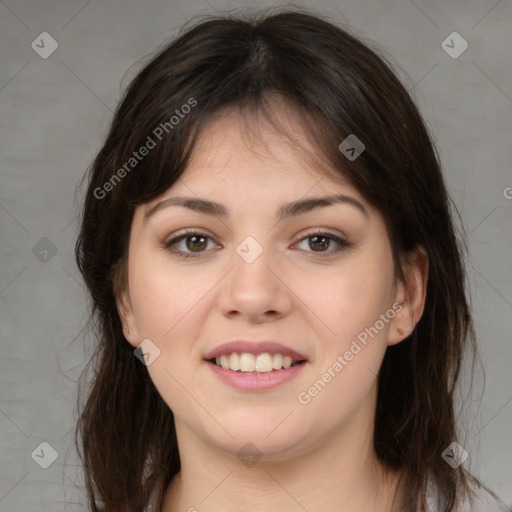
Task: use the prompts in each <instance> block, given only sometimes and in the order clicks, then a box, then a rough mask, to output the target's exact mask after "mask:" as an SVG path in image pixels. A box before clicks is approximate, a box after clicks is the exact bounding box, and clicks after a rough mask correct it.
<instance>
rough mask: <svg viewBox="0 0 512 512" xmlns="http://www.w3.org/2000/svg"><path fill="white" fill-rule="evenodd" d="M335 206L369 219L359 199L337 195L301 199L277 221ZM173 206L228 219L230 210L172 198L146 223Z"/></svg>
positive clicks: (212, 203) (279, 214) (152, 211)
mask: <svg viewBox="0 0 512 512" xmlns="http://www.w3.org/2000/svg"><path fill="white" fill-rule="evenodd" d="M333 204H347V205H351V206H354V207H356V208H357V209H358V210H359V211H360V212H361V213H362V214H363V215H364V216H365V217H368V212H367V210H366V208H365V207H364V206H363V205H362V203H360V202H359V201H358V200H357V199H355V198H353V197H350V196H346V195H344V194H337V195H333V196H325V197H311V198H307V199H299V200H297V201H293V202H291V203H287V204H284V205H282V206H280V207H279V209H278V211H277V214H276V220H277V222H280V221H282V220H284V219H287V218H290V217H295V216H297V215H301V214H303V213H307V212H310V211H311V210H314V209H315V208H320V207H325V206H331V205H333ZM171 206H181V207H183V208H188V209H189V210H192V211H194V212H198V213H205V214H207V215H213V216H216V217H228V216H229V210H228V209H227V208H226V207H225V206H224V205H222V204H220V203H216V202H215V201H209V200H206V199H200V198H197V197H170V198H169V199H165V200H164V201H161V202H160V203H158V204H156V205H155V206H153V207H152V208H151V209H150V210H148V211H147V212H146V213H145V215H144V220H145V221H146V220H147V219H148V218H149V217H151V216H153V215H154V214H155V213H156V212H158V211H160V210H163V209H164V208H169V207H171Z"/></svg>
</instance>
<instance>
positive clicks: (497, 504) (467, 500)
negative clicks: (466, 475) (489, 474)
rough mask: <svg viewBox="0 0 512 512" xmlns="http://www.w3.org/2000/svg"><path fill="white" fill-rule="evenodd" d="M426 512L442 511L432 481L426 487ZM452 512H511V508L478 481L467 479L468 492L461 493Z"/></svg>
mask: <svg viewBox="0 0 512 512" xmlns="http://www.w3.org/2000/svg"><path fill="white" fill-rule="evenodd" d="M427 504H428V512H438V511H439V510H443V505H445V503H443V500H442V499H441V497H440V496H439V494H438V493H437V491H436V488H435V486H434V484H433V483H432V481H429V484H428V487H427ZM453 512H512V507H510V506H507V505H506V504H505V503H504V502H503V501H501V500H500V499H499V498H498V497H497V496H496V495H495V494H494V493H493V492H492V491H489V490H488V489H486V488H485V487H484V486H482V485H480V484H479V483H478V481H476V480H472V479H471V478H470V479H469V482H468V491H467V492H466V493H464V494H462V493H461V496H459V498H458V500H457V505H456V506H455V508H454V509H453Z"/></svg>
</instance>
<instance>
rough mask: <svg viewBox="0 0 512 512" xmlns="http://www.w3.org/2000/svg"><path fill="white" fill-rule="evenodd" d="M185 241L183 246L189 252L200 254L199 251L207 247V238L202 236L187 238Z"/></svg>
mask: <svg viewBox="0 0 512 512" xmlns="http://www.w3.org/2000/svg"><path fill="white" fill-rule="evenodd" d="M185 240H186V242H185V245H186V247H187V249H189V250H190V251H191V252H201V250H203V249H206V246H207V245H208V242H207V237H205V236H203V235H200V236H195V235H194V236H187V237H186V238H185Z"/></svg>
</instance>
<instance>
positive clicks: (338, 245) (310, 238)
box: [295, 231, 351, 255]
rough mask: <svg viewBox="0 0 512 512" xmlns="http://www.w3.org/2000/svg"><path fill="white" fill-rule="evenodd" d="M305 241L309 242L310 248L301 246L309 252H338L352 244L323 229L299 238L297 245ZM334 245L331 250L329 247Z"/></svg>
mask: <svg viewBox="0 0 512 512" xmlns="http://www.w3.org/2000/svg"><path fill="white" fill-rule="evenodd" d="M305 243H306V244H307V247H308V248H306V249H304V247H302V248H301V247H299V248H301V249H302V250H305V251H307V252H316V253H321V254H326V255H331V254H336V253H338V252H341V251H344V250H345V249H347V248H348V247H350V245H351V244H349V243H348V242H347V241H345V240H342V239H341V238H339V237H338V236H335V235H333V234H331V233H325V232H322V231H318V232H314V233H309V234H308V235H307V236H305V237H304V238H302V239H301V240H299V242H297V244H295V245H299V246H300V244H305ZM333 245H334V248H333V249H331V250H329V248H331V247H333Z"/></svg>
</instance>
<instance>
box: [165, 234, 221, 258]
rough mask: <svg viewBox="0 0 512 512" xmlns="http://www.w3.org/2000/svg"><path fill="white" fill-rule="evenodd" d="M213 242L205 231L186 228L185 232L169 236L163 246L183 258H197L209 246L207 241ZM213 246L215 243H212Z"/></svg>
mask: <svg viewBox="0 0 512 512" xmlns="http://www.w3.org/2000/svg"><path fill="white" fill-rule="evenodd" d="M210 242H211V244H213V240H212V239H211V238H210V236H208V235H207V234H206V233H203V232H201V231H195V230H187V231H185V233H182V234H181V235H178V236H176V237H174V238H171V239H170V240H168V241H167V242H165V243H164V247H165V248H166V249H167V250H169V251H170V252H172V253H173V254H176V255H177V256H182V257H184V258H197V257H198V256H199V255H200V254H201V253H203V252H205V251H206V250H207V249H208V248H210V249H211V246H210V247H209V243H210ZM213 245H214V246H215V247H218V246H216V245H215V244H213Z"/></svg>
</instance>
